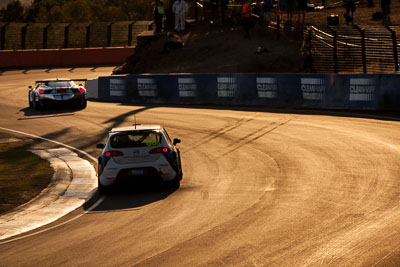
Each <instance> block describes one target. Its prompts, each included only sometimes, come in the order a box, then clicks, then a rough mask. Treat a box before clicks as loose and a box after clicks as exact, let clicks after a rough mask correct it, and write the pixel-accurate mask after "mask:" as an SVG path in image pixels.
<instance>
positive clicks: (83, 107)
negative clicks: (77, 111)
mask: <svg viewBox="0 0 400 267" xmlns="http://www.w3.org/2000/svg"><path fill="white" fill-rule="evenodd" d="M86 107H87V100H86V99H85V98H84V99H83V100H82V101H81V104H80V108H81V109H85V108H86Z"/></svg>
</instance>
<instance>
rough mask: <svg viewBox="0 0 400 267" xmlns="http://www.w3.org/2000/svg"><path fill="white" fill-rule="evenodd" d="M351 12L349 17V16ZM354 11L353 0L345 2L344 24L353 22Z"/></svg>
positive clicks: (354, 4)
mask: <svg viewBox="0 0 400 267" xmlns="http://www.w3.org/2000/svg"><path fill="white" fill-rule="evenodd" d="M350 11H351V16H350V15H349V13H350ZM355 11H356V3H355V0H346V14H345V17H346V23H349V22H351V23H353V22H354V12H355Z"/></svg>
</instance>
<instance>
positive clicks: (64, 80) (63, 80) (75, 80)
mask: <svg viewBox="0 0 400 267" xmlns="http://www.w3.org/2000/svg"><path fill="white" fill-rule="evenodd" d="M69 81H73V82H85V83H86V82H87V79H56V80H47V81H35V84H38V83H48V82H69Z"/></svg>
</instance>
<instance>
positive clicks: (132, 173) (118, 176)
mask: <svg viewBox="0 0 400 267" xmlns="http://www.w3.org/2000/svg"><path fill="white" fill-rule="evenodd" d="M99 173H100V175H99V181H100V183H101V184H102V185H104V186H109V185H112V184H114V183H115V182H116V181H124V180H125V181H127V180H139V179H140V180H144V179H153V180H154V179H156V180H160V181H162V182H169V181H172V180H173V179H174V178H175V177H176V175H177V172H176V171H175V170H174V168H173V167H172V166H171V165H170V164H169V162H168V161H166V160H165V158H163V157H160V160H158V161H156V162H151V163H149V164H124V165H123V166H121V164H115V163H114V162H112V159H110V160H109V162H108V163H107V164H106V166H105V167H104V169H103V170H102V171H101V172H100V171H99Z"/></svg>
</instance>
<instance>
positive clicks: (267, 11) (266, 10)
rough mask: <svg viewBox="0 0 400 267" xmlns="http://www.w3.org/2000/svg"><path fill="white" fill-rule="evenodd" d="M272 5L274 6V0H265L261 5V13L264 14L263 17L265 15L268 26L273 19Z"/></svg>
mask: <svg viewBox="0 0 400 267" xmlns="http://www.w3.org/2000/svg"><path fill="white" fill-rule="evenodd" d="M272 6H273V2H272V0H264V2H263V4H262V6H261V14H262V17H263V19H264V21H265V23H266V25H267V27H268V25H269V22H270V20H271V10H272Z"/></svg>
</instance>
